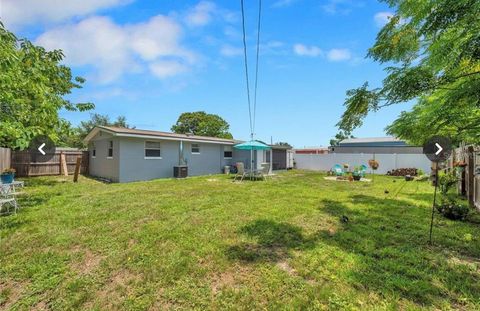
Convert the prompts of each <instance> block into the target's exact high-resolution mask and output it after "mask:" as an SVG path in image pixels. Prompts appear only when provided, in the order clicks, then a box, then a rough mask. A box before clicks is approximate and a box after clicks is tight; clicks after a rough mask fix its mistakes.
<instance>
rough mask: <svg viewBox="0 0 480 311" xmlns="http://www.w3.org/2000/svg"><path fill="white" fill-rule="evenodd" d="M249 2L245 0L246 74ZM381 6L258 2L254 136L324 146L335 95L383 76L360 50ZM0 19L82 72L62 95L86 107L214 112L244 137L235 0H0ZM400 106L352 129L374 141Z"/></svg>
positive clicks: (161, 119)
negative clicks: (76, 86)
mask: <svg viewBox="0 0 480 311" xmlns="http://www.w3.org/2000/svg"><path fill="white" fill-rule="evenodd" d="M257 5H258V1H256V0H245V7H246V19H247V20H246V23H247V25H246V26H247V38H248V40H247V44H248V53H249V60H250V63H249V66H250V68H251V69H253V67H254V62H253V61H254V55H255V54H254V52H255V38H256V27H255V26H256V22H257V20H256V18H257ZM391 12H392V10H391V9H390V8H388V7H387V6H386V5H385V4H384V3H379V2H378V1H374V0H364V1H360V0H263V15H262V32H261V54H260V64H259V66H260V69H259V70H260V71H259V88H258V101H257V102H258V106H257V119H256V124H257V126H256V130H255V132H256V138H258V139H262V140H265V141H270V138H271V137H273V140H274V141H287V142H290V143H291V144H293V145H294V146H296V147H303V146H319V145H327V144H328V141H329V139H330V138H331V137H332V136H334V135H335V133H336V132H337V129H336V127H335V123H336V122H337V121H338V119H339V117H340V115H341V114H342V112H343V101H344V99H345V91H346V90H348V89H351V88H355V87H358V86H360V85H362V84H363V82H365V81H369V82H370V85H371V86H378V85H379V83H380V82H381V80H382V78H383V77H384V72H383V70H382V68H383V67H382V66H381V65H379V64H376V63H373V62H372V61H371V60H369V59H365V55H366V53H367V49H368V48H369V47H370V46H371V45H372V43H373V42H374V39H375V36H376V34H377V32H378V31H379V29H380V27H381V25H382V24H383V23H385V21H386V20H387V18H388V16H389V15H390V14H391ZM0 17H1V19H2V21H4V22H5V24H6V25H7V27H8V28H9V29H11V30H13V31H14V32H15V33H16V34H18V35H19V36H23V37H27V38H29V39H30V40H32V41H34V42H35V43H37V44H39V45H42V46H45V47H46V48H47V49H54V48H57V49H63V50H64V52H65V54H66V59H65V63H66V64H67V65H69V66H70V67H71V68H72V69H73V72H74V73H75V74H76V75H81V76H83V77H85V78H86V79H87V82H86V84H85V87H84V88H83V89H81V90H76V91H75V92H74V93H73V94H72V95H71V96H70V98H71V99H72V100H73V101H90V102H94V103H95V105H96V109H95V111H96V112H98V113H102V114H108V115H110V116H111V117H116V116H118V115H124V116H126V117H127V120H128V122H129V123H130V124H132V125H135V126H136V127H137V128H141V129H154V130H163V131H169V130H170V127H171V126H172V124H174V123H175V121H176V119H177V118H178V116H179V115H180V114H181V113H182V112H186V111H198V110H203V111H206V112H209V113H215V114H218V115H220V116H222V117H223V118H224V119H226V120H227V121H228V122H229V123H230V125H231V132H232V134H233V135H234V137H235V138H239V139H247V138H248V136H249V133H250V129H249V120H248V106H247V96H246V89H245V73H244V67H243V66H244V65H243V56H242V49H241V48H242V38H241V17H240V1H239V0H238V1H236V0H225V1H162V0H156V1H145V0H144V1H140V0H137V1H135V0H83V1H73V0H70V1H69V0H65V1H56V0H44V1H36V0H2V3H1V4H0ZM251 80H253V71H251ZM409 108H410V105H409V104H404V105H398V106H396V107H390V108H388V109H384V110H382V111H380V112H377V113H376V114H372V115H371V116H369V117H368V118H367V120H366V121H365V124H364V126H363V127H362V128H360V129H358V130H356V131H355V132H354V135H356V136H358V137H366V136H383V135H384V131H383V129H384V128H385V126H386V125H388V124H389V123H390V122H391V121H392V120H394V119H395V118H396V116H397V115H398V114H399V112H400V111H401V110H408V109H409ZM62 115H63V116H64V117H65V118H67V119H68V120H70V121H71V122H72V123H73V124H77V123H78V122H79V121H81V120H84V119H88V117H89V115H88V113H67V112H62Z"/></svg>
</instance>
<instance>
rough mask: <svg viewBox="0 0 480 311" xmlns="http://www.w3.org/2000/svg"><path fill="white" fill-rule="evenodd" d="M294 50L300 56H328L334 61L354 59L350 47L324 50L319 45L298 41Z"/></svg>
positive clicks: (327, 57) (328, 58)
mask: <svg viewBox="0 0 480 311" xmlns="http://www.w3.org/2000/svg"><path fill="white" fill-rule="evenodd" d="M293 52H294V53H295V54H296V55H298V56H309V57H326V59H327V60H329V61H332V62H339V61H346V60H350V59H352V53H351V52H350V50H348V49H331V50H328V51H327V52H324V51H323V50H322V49H321V48H319V47H318V46H314V45H312V46H307V45H304V44H300V43H297V44H295V45H294V46H293Z"/></svg>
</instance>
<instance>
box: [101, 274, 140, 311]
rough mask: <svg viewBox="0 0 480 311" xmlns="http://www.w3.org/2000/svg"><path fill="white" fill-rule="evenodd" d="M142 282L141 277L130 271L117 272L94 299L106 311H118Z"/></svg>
mask: <svg viewBox="0 0 480 311" xmlns="http://www.w3.org/2000/svg"><path fill="white" fill-rule="evenodd" d="M141 280H142V277H141V275H139V274H135V273H133V272H131V271H129V270H126V269H125V270H121V271H116V272H114V273H113V274H111V276H110V278H109V279H108V280H107V281H106V282H105V284H104V285H103V286H102V288H101V289H100V290H99V291H98V292H97V293H96V294H95V295H94V297H96V300H97V301H98V302H100V305H101V306H102V308H104V309H105V310H117V309H118V308H119V306H120V305H121V304H122V302H123V300H124V299H125V297H128V296H130V295H132V294H133V292H134V289H135V286H136V285H137V284H138V283H139V282H141Z"/></svg>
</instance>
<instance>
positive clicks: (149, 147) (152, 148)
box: [145, 141, 161, 159]
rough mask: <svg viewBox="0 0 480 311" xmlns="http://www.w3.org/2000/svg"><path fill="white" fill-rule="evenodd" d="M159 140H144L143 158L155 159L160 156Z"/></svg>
mask: <svg viewBox="0 0 480 311" xmlns="http://www.w3.org/2000/svg"><path fill="white" fill-rule="evenodd" d="M160 156H161V155H160V142H158V141H146V142H145V158H146V159H155V158H157V159H158V158H160Z"/></svg>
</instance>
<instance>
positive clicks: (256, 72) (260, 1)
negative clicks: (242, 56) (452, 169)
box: [252, 0, 262, 132]
mask: <svg viewBox="0 0 480 311" xmlns="http://www.w3.org/2000/svg"><path fill="white" fill-rule="evenodd" d="M261 20H262V0H258V25H257V60H256V64H255V93H254V97H253V131H252V132H255V121H256V116H257V88H258V57H259V54H260V25H261Z"/></svg>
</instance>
